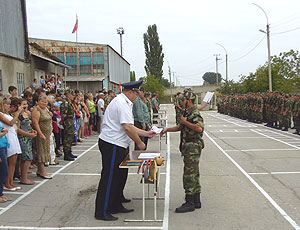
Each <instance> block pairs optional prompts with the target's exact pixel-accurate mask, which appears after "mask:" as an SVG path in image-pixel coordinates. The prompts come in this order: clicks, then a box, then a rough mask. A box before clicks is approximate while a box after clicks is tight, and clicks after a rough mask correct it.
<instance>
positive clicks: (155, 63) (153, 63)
mask: <svg viewBox="0 0 300 230" xmlns="http://www.w3.org/2000/svg"><path fill="white" fill-rule="evenodd" d="M144 47H145V55H146V61H145V62H146V65H145V71H146V73H147V76H148V75H153V76H155V77H157V78H158V79H159V80H161V79H162V76H163V70H162V67H163V64H164V53H163V52H162V45H161V44H160V42H159V36H158V33H157V27H156V25H155V24H154V25H152V26H151V25H150V26H148V30H147V32H146V33H144Z"/></svg>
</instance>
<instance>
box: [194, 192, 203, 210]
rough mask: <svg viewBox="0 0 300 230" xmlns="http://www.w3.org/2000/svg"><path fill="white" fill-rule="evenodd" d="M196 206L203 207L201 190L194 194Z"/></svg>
mask: <svg viewBox="0 0 300 230" xmlns="http://www.w3.org/2000/svg"><path fill="white" fill-rule="evenodd" d="M194 201H195V208H197V209H198V208H201V201H200V192H199V193H196V194H195V195H194Z"/></svg>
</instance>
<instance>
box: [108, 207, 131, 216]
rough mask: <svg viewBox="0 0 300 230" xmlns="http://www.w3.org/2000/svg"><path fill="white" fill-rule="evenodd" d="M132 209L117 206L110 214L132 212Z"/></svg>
mask: <svg viewBox="0 0 300 230" xmlns="http://www.w3.org/2000/svg"><path fill="white" fill-rule="evenodd" d="M133 211H134V209H128V208H125V207H122V208H119V209H118V210H115V211H112V212H111V213H112V214H117V213H129V212H133Z"/></svg>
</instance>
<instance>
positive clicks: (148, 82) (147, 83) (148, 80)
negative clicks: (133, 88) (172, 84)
mask: <svg viewBox="0 0 300 230" xmlns="http://www.w3.org/2000/svg"><path fill="white" fill-rule="evenodd" d="M139 80H144V83H143V86H144V88H145V90H146V91H149V92H151V93H155V92H157V93H158V95H159V97H162V96H163V93H164V89H165V87H164V86H163V85H162V84H161V83H160V80H159V79H158V78H157V77H156V76H154V75H148V76H147V77H141V78H140V79H139Z"/></svg>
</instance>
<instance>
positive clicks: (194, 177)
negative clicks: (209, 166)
mask: <svg viewBox="0 0 300 230" xmlns="http://www.w3.org/2000/svg"><path fill="white" fill-rule="evenodd" d="M201 150H202V146H201V144H198V143H193V142H188V143H185V144H184V146H183V151H182V155H183V163H184V169H183V188H184V190H185V194H187V195H194V194H195V193H200V192H201V186H200V173H199V160H200V155H201Z"/></svg>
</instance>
